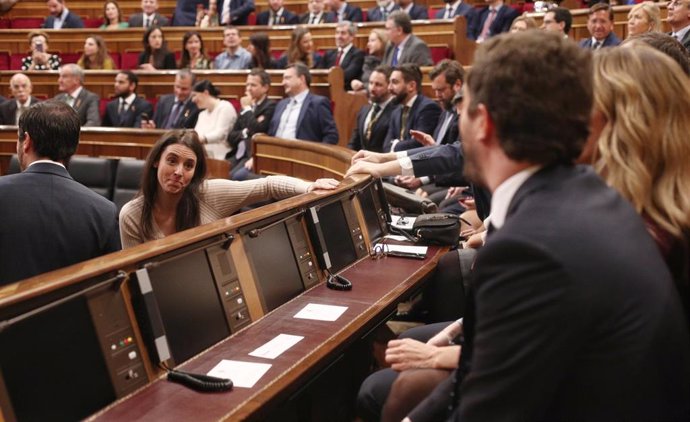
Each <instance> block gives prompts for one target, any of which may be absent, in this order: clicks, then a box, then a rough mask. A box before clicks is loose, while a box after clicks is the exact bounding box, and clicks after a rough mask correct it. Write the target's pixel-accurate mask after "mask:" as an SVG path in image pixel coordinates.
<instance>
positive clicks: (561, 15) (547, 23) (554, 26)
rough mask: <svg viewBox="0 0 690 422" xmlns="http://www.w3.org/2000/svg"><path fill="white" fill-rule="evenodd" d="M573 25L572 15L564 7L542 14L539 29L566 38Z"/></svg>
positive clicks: (554, 8)
mask: <svg viewBox="0 0 690 422" xmlns="http://www.w3.org/2000/svg"><path fill="white" fill-rule="evenodd" d="M572 25H573V15H572V14H571V13H570V9H566V8H565V7H553V8H551V9H549V10H548V11H547V12H546V13H544V20H543V21H542V25H541V29H543V30H545V31H553V32H558V33H560V34H561V35H562V36H563V37H567V36H568V33H570V27H571V26H572Z"/></svg>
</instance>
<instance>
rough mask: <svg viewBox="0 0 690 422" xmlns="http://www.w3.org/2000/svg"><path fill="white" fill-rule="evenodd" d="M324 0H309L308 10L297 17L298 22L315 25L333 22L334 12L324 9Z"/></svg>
mask: <svg viewBox="0 0 690 422" xmlns="http://www.w3.org/2000/svg"><path fill="white" fill-rule="evenodd" d="M324 7H325V0H309V2H308V3H307V8H308V9H309V11H308V12H307V13H304V14H303V15H302V16H300V18H299V23H303V24H310V25H317V24H320V23H333V22H335V20H336V19H335V13H333V12H328V11H325V10H324Z"/></svg>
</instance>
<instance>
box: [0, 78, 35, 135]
mask: <svg viewBox="0 0 690 422" xmlns="http://www.w3.org/2000/svg"><path fill="white" fill-rule="evenodd" d="M31 90H32V86H31V79H29V77H28V76H26V75H25V74H23V73H16V74H15V75H14V76H12V78H11V79H10V91H11V92H12V97H14V98H11V99H9V100H7V101H5V102H4V103H2V104H0V124H3V125H16V124H17V122H18V121H19V116H21V115H22V113H23V112H24V111H25V110H28V109H29V107H31V106H32V105H34V104H36V103H37V102H38V99H36V98H34V97H32V96H31Z"/></svg>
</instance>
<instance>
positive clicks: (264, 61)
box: [249, 32, 272, 69]
mask: <svg viewBox="0 0 690 422" xmlns="http://www.w3.org/2000/svg"><path fill="white" fill-rule="evenodd" d="M249 43H250V44H251V45H253V46H254V52H253V53H252V67H260V68H262V69H270V68H271V67H272V66H271V53H269V51H270V50H271V40H270V38H268V35H266V34H265V33H263V32H256V33H254V34H252V35H250V36H249Z"/></svg>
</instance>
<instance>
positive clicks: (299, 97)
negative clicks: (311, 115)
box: [290, 88, 309, 104]
mask: <svg viewBox="0 0 690 422" xmlns="http://www.w3.org/2000/svg"><path fill="white" fill-rule="evenodd" d="M307 95H309V89H308V88H307V89H305V90H304V91H302V92H300V93H299V94H297V95H295V96H293V97H291V98H290V99H292V100H295V101H297V102H298V103H300V104H301V103H303V102H304V99H305V98H307Z"/></svg>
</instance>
